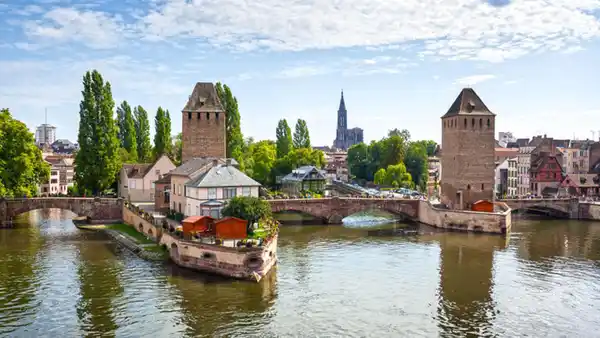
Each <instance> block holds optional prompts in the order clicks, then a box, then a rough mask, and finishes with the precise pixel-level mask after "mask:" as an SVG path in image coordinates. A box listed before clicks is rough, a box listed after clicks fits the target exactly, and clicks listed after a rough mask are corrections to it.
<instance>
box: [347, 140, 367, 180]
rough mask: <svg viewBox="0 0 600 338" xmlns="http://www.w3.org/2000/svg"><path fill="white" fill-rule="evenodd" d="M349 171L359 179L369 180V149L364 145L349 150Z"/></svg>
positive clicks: (354, 146) (357, 145) (360, 144)
mask: <svg viewBox="0 0 600 338" xmlns="http://www.w3.org/2000/svg"><path fill="white" fill-rule="evenodd" d="M346 160H347V162H348V170H349V172H350V174H351V175H352V176H354V177H356V178H357V179H362V180H367V179H368V174H367V170H368V167H369V148H368V147H367V145H366V144H364V143H358V144H355V145H353V146H351V147H350V148H349V149H348V156H347V159H346Z"/></svg>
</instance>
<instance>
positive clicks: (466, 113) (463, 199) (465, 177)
mask: <svg viewBox="0 0 600 338" xmlns="http://www.w3.org/2000/svg"><path fill="white" fill-rule="evenodd" d="M495 117H496V115H495V114H493V113H492V112H491V111H490V110H489V109H488V108H487V107H486V105H485V104H484V103H483V101H481V99H480V98H479V96H478V95H477V93H475V91H474V90H473V89H471V88H465V89H463V90H462V91H461V92H460V94H459V95H458V97H457V98H456V100H455V101H454V103H453V104H452V106H451V107H450V109H449V110H448V112H447V113H446V114H445V115H444V116H442V177H441V182H440V183H441V184H440V185H441V189H442V196H441V197H442V203H445V204H447V205H448V206H449V207H450V208H452V209H470V208H471V205H472V204H473V203H474V202H477V201H478V200H488V201H493V200H494V184H495V179H494V173H495V162H494V156H495V155H494V148H495V145H496V141H495V139H494V135H495V132H494V128H495V125H496V124H495Z"/></svg>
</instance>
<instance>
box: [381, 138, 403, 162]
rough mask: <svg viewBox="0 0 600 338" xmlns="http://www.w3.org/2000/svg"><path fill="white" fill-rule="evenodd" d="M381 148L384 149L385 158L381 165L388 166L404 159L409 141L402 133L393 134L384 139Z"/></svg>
mask: <svg viewBox="0 0 600 338" xmlns="http://www.w3.org/2000/svg"><path fill="white" fill-rule="evenodd" d="M380 142H382V145H381V148H382V150H383V154H382V155H383V158H382V161H381V163H380V166H381V167H382V168H383V167H387V166H390V165H395V164H398V163H401V162H403V161H404V156H405V155H406V147H407V142H406V139H404V137H403V136H401V135H392V136H390V137H388V138H386V139H383V140H382V141H380Z"/></svg>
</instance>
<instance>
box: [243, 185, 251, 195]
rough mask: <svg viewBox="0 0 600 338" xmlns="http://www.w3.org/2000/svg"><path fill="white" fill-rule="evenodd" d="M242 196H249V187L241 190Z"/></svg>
mask: <svg viewBox="0 0 600 338" xmlns="http://www.w3.org/2000/svg"><path fill="white" fill-rule="evenodd" d="M242 196H250V187H243V188H242Z"/></svg>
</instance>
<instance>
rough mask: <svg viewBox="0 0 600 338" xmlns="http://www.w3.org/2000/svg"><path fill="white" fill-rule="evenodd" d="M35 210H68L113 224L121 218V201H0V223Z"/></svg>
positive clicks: (59, 198) (67, 198)
mask: <svg viewBox="0 0 600 338" xmlns="http://www.w3.org/2000/svg"><path fill="white" fill-rule="evenodd" d="M36 209H64V210H70V211H72V212H74V213H75V214H77V215H78V216H85V217H89V218H90V219H91V220H92V221H95V222H96V223H97V222H98V221H106V222H113V221H116V220H121V219H122V218H123V199H121V198H98V197H96V198H85V197H46V198H15V199H1V200H0V221H2V220H10V219H12V218H13V217H15V216H17V215H19V214H22V213H24V212H28V211H31V210H36Z"/></svg>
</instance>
